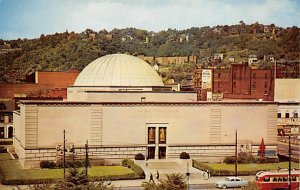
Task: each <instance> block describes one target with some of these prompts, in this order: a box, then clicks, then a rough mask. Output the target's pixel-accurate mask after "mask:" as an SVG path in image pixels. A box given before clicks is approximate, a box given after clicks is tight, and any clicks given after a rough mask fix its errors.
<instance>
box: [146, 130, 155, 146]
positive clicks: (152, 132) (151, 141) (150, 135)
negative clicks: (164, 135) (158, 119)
mask: <svg viewBox="0 0 300 190" xmlns="http://www.w3.org/2000/svg"><path fill="white" fill-rule="evenodd" d="M148 144H155V127H149V128H148Z"/></svg>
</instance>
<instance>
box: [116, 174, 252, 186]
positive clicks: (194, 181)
mask: <svg viewBox="0 0 300 190" xmlns="http://www.w3.org/2000/svg"><path fill="white" fill-rule="evenodd" d="M241 178H242V179H247V180H248V181H254V180H255V176H241ZM224 179H225V176H224V177H211V178H209V179H208V180H205V179H201V178H197V177H193V178H190V179H189V184H190V185H201V184H215V183H216V182H217V181H221V180H224ZM148 181H149V179H138V180H118V181H112V182H111V184H112V185H113V186H114V187H141V185H142V183H143V182H148ZM154 181H155V182H157V180H156V179H154Z"/></svg>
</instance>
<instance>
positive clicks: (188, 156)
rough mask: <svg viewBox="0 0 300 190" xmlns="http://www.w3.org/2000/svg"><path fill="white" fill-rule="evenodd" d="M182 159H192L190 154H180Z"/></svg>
mask: <svg viewBox="0 0 300 190" xmlns="http://www.w3.org/2000/svg"><path fill="white" fill-rule="evenodd" d="M180 159H190V155H189V153H186V152H182V153H180Z"/></svg>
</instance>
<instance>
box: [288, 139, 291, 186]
mask: <svg viewBox="0 0 300 190" xmlns="http://www.w3.org/2000/svg"><path fill="white" fill-rule="evenodd" d="M288 187H289V190H291V135H289V177H288Z"/></svg>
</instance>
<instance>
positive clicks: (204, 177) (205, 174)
mask: <svg viewBox="0 0 300 190" xmlns="http://www.w3.org/2000/svg"><path fill="white" fill-rule="evenodd" d="M203 179H204V180H208V173H207V172H206V171H204V172H203Z"/></svg>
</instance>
